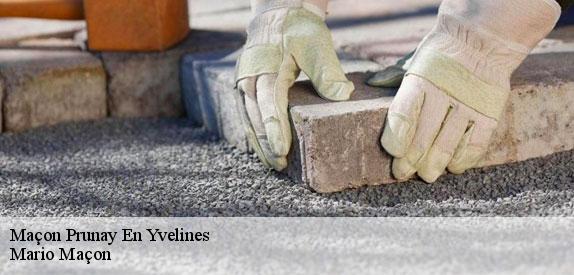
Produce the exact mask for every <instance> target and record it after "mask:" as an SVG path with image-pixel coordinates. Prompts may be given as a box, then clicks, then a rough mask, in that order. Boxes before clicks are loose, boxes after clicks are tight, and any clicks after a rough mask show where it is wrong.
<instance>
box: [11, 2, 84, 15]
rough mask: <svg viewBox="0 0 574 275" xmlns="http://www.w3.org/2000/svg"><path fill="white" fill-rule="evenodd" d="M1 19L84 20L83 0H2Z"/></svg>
mask: <svg viewBox="0 0 574 275" xmlns="http://www.w3.org/2000/svg"><path fill="white" fill-rule="evenodd" d="M0 17H33V18H45V19H71V20H81V19H84V10H83V8H82V0H0Z"/></svg>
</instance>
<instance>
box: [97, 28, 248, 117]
mask: <svg viewBox="0 0 574 275" xmlns="http://www.w3.org/2000/svg"><path fill="white" fill-rule="evenodd" d="M243 41H244V38H243V36H242V35H239V34H232V33H222V32H213V31H198V30H194V31H192V32H191V33H190V35H189V36H188V37H187V38H186V39H185V40H184V41H183V42H182V43H180V44H178V45H177V46H175V47H174V48H172V49H170V50H167V51H165V52H156V53H122V52H103V53H101V57H102V60H103V62H104V66H105V68H106V71H107V73H108V76H109V78H108V93H109V94H108V97H109V98H108V101H109V111H110V115H111V116H112V117H157V116H163V117H178V116H182V115H183V114H184V108H183V104H182V98H181V88H180V73H179V67H180V59H181V57H182V56H183V55H184V54H187V53H192V52H205V51H211V50H217V49H225V48H239V47H240V46H241V45H242V44H243Z"/></svg>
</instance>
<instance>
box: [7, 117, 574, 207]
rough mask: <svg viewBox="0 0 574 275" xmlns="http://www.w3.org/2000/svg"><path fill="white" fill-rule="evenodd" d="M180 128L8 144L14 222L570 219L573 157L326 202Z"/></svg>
mask: <svg viewBox="0 0 574 275" xmlns="http://www.w3.org/2000/svg"><path fill="white" fill-rule="evenodd" d="M188 125H189V121H187V120H180V119H158V120H154V119H147V120H146V119H141V120H121V121H118V120H107V121H101V122H89V123H81V124H68V125H59V126H56V127H51V128H42V129H37V130H33V131H29V132H26V133H22V134H5V135H2V136H0V215H3V216H6V215H10V216H85V215H90V216H208V215H209V216H221V215H223V216H296V215H302V216H325V215H327V216H407V215H408V216H438V215H445V216H451V215H456V216H494V215H502V216H546V215H558V216H573V215H574V161H572V160H573V159H574V151H568V152H563V153H558V154H554V155H552V156H549V157H545V158H540V159H534V160H529V161H525V162H522V163H514V164H509V165H505V166H496V167H491V168H483V169H475V170H471V171H469V172H468V173H466V174H464V175H462V176H453V175H448V176H445V177H443V178H441V179H440V180H439V181H438V182H437V183H436V184H425V183H423V182H421V181H417V180H413V181H409V182H405V183H400V184H391V185H387V186H379V187H364V188H360V189H356V190H348V191H346V192H342V193H335V194H330V195H321V194H318V193H315V192H313V191H312V190H311V189H309V188H308V187H306V186H305V185H302V184H297V183H295V182H293V181H291V180H290V179H289V178H287V177H286V176H282V175H279V174H277V173H274V172H271V171H269V170H267V169H265V168H264V167H263V166H262V165H261V164H260V163H259V161H257V159H256V158H255V156H254V155H248V154H244V153H242V152H240V151H238V150H236V149H233V148H232V147H231V146H229V145H226V144H225V143H217V142H211V141H209V140H206V139H204V138H203V133H202V132H201V131H200V130H198V129H194V128H191V127H189V126H188Z"/></svg>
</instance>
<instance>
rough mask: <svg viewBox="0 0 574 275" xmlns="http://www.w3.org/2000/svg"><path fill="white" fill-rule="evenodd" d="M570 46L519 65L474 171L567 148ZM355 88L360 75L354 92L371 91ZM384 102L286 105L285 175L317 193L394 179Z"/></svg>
mask: <svg viewBox="0 0 574 275" xmlns="http://www.w3.org/2000/svg"><path fill="white" fill-rule="evenodd" d="M570 49H572V51H571V52H558V53H557V52H539V53H536V54H533V55H531V56H530V57H529V58H528V59H527V60H526V62H525V63H524V64H523V65H522V66H521V67H520V68H519V70H518V71H517V72H516V74H515V75H514V77H513V80H512V83H513V85H512V88H513V90H512V94H511V96H510V100H509V104H508V107H507V109H506V111H505V115H504V118H503V119H502V121H501V123H500V126H499V128H498V129H497V131H496V133H495V136H494V138H493V143H492V144H491V146H490V149H489V153H488V154H487V156H486V158H485V160H484V161H483V162H482V163H481V164H480V166H490V165H497V164H504V163H509V162H515V161H522V160H526V159H530V158H536V157H541V156H545V155H548V154H552V153H556V152H561V151H567V150H572V149H574V139H573V138H572V137H573V136H574V126H573V124H572V121H574V109H572V107H571V106H574V75H573V74H572V71H573V70H574V47H571V48H570ZM361 83H363V79H362V78H355V85H356V86H357V87H358V89H357V92H358V93H365V94H368V93H370V92H369V91H370V90H371V89H372V88H369V87H365V86H364V85H363V86H361V85H362V84H361ZM304 90H305V92H308V91H309V90H312V88H311V87H307V88H305V89H304ZM382 92H383V93H386V95H387V96H391V95H392V93H393V92H392V91H390V90H383V91H382ZM301 93H304V92H303V91H302V92H301ZM391 101H392V97H380V98H376V99H371V100H365V101H358V102H342V103H324V104H319V105H317V104H314V105H298V106H294V107H292V108H291V116H292V121H293V124H294V129H295V134H296V136H297V147H295V148H294V150H293V152H292V155H291V162H290V167H289V168H288V171H287V173H288V174H289V175H290V176H291V177H293V178H296V179H299V180H300V181H303V182H305V183H307V184H309V185H310V186H311V187H312V188H313V189H315V190H316V191H319V192H336V191H341V190H344V189H346V188H353V187H359V186H363V185H377V184H385V183H393V182H395V180H394V179H393V177H392V176H391V172H390V167H391V157H390V156H389V155H387V154H386V153H383V152H382V150H381V146H380V145H379V138H380V135H381V132H382V125H383V121H384V117H385V115H386V111H387V108H388V107H389V104H390V102H391Z"/></svg>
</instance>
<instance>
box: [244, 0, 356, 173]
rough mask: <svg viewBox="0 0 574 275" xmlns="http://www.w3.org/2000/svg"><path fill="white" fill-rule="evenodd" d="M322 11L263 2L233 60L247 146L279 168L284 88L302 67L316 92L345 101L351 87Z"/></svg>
mask: <svg viewBox="0 0 574 275" xmlns="http://www.w3.org/2000/svg"><path fill="white" fill-rule="evenodd" d="M324 17H325V12H324V11H321V10H319V9H318V8H317V7H316V6H314V5H312V4H309V3H306V2H304V1H296V0H282V1H276V0H275V1H266V2H264V4H261V5H259V6H258V7H256V16H255V18H254V19H253V21H252V22H251V23H250V25H249V27H248V30H247V35H248V36H247V37H248V38H247V43H246V45H245V47H244V50H243V53H242V55H241V57H240V58H239V60H238V63H237V69H236V74H237V82H236V83H237V87H238V89H239V91H240V92H241V94H240V93H237V94H238V95H239V98H238V100H239V101H238V102H240V104H239V105H240V106H239V107H240V113H241V114H242V117H243V121H244V123H243V124H244V127H245V131H246V133H247V136H248V140H249V143H250V146H251V147H252V148H253V149H254V151H255V152H256V153H257V155H258V156H259V158H260V159H261V161H263V163H265V164H266V165H268V166H271V167H273V168H274V169H276V170H278V171H280V170H282V169H284V168H285V167H286V166H287V158H286V157H287V154H288V153H289V150H290V147H291V141H292V134H291V127H290V122H289V116H288V110H287V108H288V90H289V88H290V87H291V86H292V85H293V84H294V82H295V80H296V79H297V77H298V75H299V73H300V71H301V70H302V71H303V72H304V73H305V74H306V75H307V76H309V78H310V79H311V82H312V83H313V85H314V87H315V89H316V90H317V93H318V94H319V95H320V96H321V97H323V98H326V99H330V100H337V101H339V100H347V99H349V97H350V96H351V93H352V92H353V91H354V86H353V83H352V82H350V81H348V80H347V78H346V76H345V74H344V72H343V70H342V68H341V65H340V63H339V60H338V58H337V55H336V53H335V49H334V46H333V42H332V38H331V34H330V32H329V29H328V28H327V26H326V25H325V23H324Z"/></svg>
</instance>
